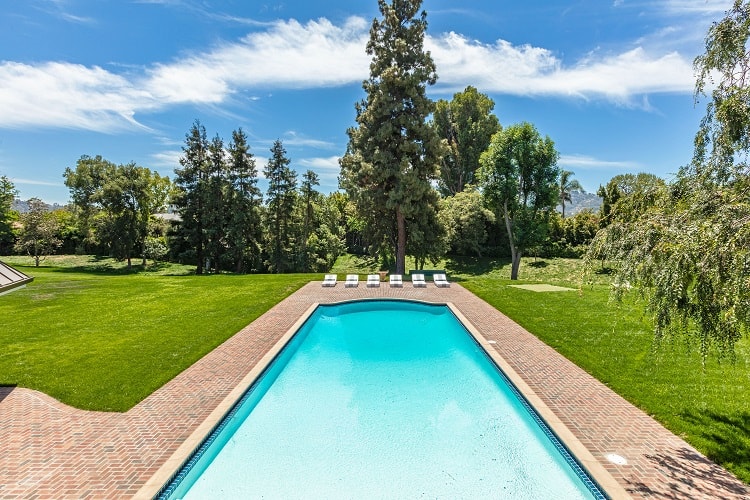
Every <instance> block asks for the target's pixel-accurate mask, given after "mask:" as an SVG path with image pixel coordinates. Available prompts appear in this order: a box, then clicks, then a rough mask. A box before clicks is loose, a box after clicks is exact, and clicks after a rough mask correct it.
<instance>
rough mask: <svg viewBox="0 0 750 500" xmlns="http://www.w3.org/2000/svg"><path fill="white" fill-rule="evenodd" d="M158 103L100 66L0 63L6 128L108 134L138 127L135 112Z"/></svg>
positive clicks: (0, 94)
mask: <svg viewBox="0 0 750 500" xmlns="http://www.w3.org/2000/svg"><path fill="white" fill-rule="evenodd" d="M154 106H155V103H154V101H153V99H152V98H151V96H149V95H148V93H147V92H145V91H144V90H141V89H138V88H136V87H134V86H133V84H132V83H131V82H129V81H128V80H127V79H126V78H125V77H123V76H120V75H116V74H113V73H110V72H109V71H107V70H105V69H102V68H100V67H97V66H93V67H88V66H83V65H79V64H70V63H60V62H46V63H42V64H38V65H31V64H23V63H17V62H3V63H0V109H2V110H3V119H2V123H0V126H3V127H5V128H25V127H36V126H42V127H59V128H80V129H87V130H98V131H102V132H110V131H113V130H116V129H122V128H126V127H127V128H131V127H133V126H139V125H138V124H137V122H136V121H135V119H134V118H133V116H134V114H135V111H136V110H137V109H141V110H143V109H149V108H152V107H154Z"/></svg>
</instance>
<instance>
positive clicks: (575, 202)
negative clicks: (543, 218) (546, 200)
mask: <svg viewBox="0 0 750 500" xmlns="http://www.w3.org/2000/svg"><path fill="white" fill-rule="evenodd" d="M570 198H571V200H572V201H571V202H570V203H566V204H565V217H568V216H571V215H575V214H577V213H578V212H581V211H582V210H586V209H587V208H588V209H591V210H593V211H594V212H598V211H599V209H600V208H601V206H602V199H601V198H600V197H598V196H597V195H596V194H594V193H580V192H575V191H574V192H572V193H570ZM557 211H558V212H562V207H561V206H560V205H558V206H557Z"/></svg>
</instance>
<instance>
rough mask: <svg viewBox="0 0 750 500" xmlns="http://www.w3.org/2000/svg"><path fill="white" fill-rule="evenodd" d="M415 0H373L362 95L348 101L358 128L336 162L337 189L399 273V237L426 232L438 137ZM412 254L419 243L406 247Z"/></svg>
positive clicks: (423, 20)
mask: <svg viewBox="0 0 750 500" xmlns="http://www.w3.org/2000/svg"><path fill="white" fill-rule="evenodd" d="M421 3H422V2H421V0H393V1H392V3H390V4H389V3H387V2H386V1H385V0H378V7H379V9H380V13H381V14H382V19H374V20H373V22H372V27H371V28H370V41H369V42H368V44H367V54H368V55H370V56H372V62H371V63H370V78H369V79H368V80H366V81H365V82H364V83H363V85H362V86H363V88H364V90H365V92H366V93H367V98H366V100H364V101H362V102H359V103H357V104H356V110H357V117H356V121H357V124H358V126H357V127H353V128H350V129H349V130H348V131H347V134H348V135H349V145H348V147H347V152H346V154H345V155H344V157H343V158H342V159H341V162H340V164H341V186H342V187H343V188H345V189H346V190H347V192H348V193H349V195H350V196H351V198H352V200H353V201H354V203H355V204H356V206H357V209H358V212H359V214H360V216H361V217H362V218H363V219H364V220H365V221H366V222H367V225H368V229H369V233H370V236H371V238H373V242H374V243H375V244H376V245H383V244H388V245H391V248H393V249H394V250H395V252H394V253H395V257H396V272H398V273H404V272H405V260H406V259H405V257H406V252H407V242H408V239H409V238H410V233H411V234H412V235H413V236H412V237H423V236H424V235H426V234H428V233H429V234H430V235H431V238H430V239H431V240H433V239H436V238H433V237H432V236H435V233H436V232H439V231H440V230H441V229H440V228H441V226H440V225H439V224H435V223H434V222H435V221H436V220H437V218H436V216H435V214H436V212H437V202H438V195H437V192H436V191H435V190H434V189H433V188H432V185H431V182H432V181H433V180H435V179H436V178H437V172H438V165H439V163H440V158H441V156H442V145H441V141H440V138H439V137H438V135H437V134H436V133H435V131H434V129H432V128H431V127H430V126H429V125H428V124H427V122H426V118H427V117H428V116H429V115H430V114H431V113H432V112H433V110H434V103H433V102H432V101H431V100H430V99H429V98H428V97H427V95H426V87H427V85H433V84H434V83H435V82H436V80H437V74H436V72H435V63H434V62H433V60H432V57H431V56H430V54H429V52H425V50H424V35H425V30H426V29H427V14H426V12H424V11H422V12H421V14H419V11H420V6H421ZM412 246H413V247H414V248H415V249H417V251H418V253H419V254H420V256H424V255H429V254H430V253H431V251H428V249H426V248H425V247H424V245H419V244H418V245H412Z"/></svg>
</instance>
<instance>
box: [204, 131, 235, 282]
mask: <svg viewBox="0 0 750 500" xmlns="http://www.w3.org/2000/svg"><path fill="white" fill-rule="evenodd" d="M207 165H208V180H207V183H206V204H205V208H206V210H205V215H206V217H205V226H204V227H205V233H206V257H207V262H208V263H209V269H207V270H208V271H210V270H211V269H213V270H214V271H215V272H220V271H221V267H222V260H223V258H224V251H225V248H226V229H227V224H228V223H227V219H228V218H229V213H228V211H227V208H228V202H227V200H226V199H225V198H227V197H228V192H229V189H230V186H229V180H228V177H227V170H228V167H227V161H226V151H225V150H224V141H223V140H222V139H221V137H219V136H218V134H217V135H216V136H215V137H214V138H213V139H212V140H211V142H210V143H209V145H208V162H207Z"/></svg>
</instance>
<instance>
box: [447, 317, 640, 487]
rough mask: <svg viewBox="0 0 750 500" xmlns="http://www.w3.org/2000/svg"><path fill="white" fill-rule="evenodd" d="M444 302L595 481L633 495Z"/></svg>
mask: <svg viewBox="0 0 750 500" xmlns="http://www.w3.org/2000/svg"><path fill="white" fill-rule="evenodd" d="M445 305H446V306H447V307H448V308H449V309H450V310H451V312H452V313H453V314H454V315H455V316H456V318H458V320H459V322H461V324H463V326H464V327H465V328H466V330H467V331H468V332H469V333H470V334H471V336H472V337H473V338H474V340H475V341H476V342H477V343H478V344H479V345H480V346H481V347H482V349H484V351H485V352H486V353H487V355H488V356H489V357H490V358H491V359H492V361H493V362H494V363H495V364H496V365H497V366H498V367H499V368H500V369H501V370H502V371H503V372H504V373H505V376H506V377H507V378H508V380H510V381H511V383H512V384H513V385H515V387H516V389H518V391H519V392H520V393H521V394H522V395H523V397H524V398H526V400H527V401H528V402H529V404H530V405H531V406H532V408H534V410H535V411H536V412H537V414H538V415H539V416H540V417H541V418H542V419H543V420H544V422H545V423H546V424H547V426H548V427H549V428H550V429H551V430H552V432H553V433H554V434H556V435H557V438H558V439H559V440H560V441H561V442H562V443H563V444H564V445H565V447H566V448H567V449H568V451H569V452H570V454H571V455H573V457H574V458H575V459H576V460H577V461H578V463H579V464H580V466H581V467H582V468H583V469H584V470H585V471H586V472H587V473H588V474H589V475H590V476H591V477H592V478H593V479H594V481H596V483H597V485H598V486H599V487H600V488H601V489H602V490H604V492H605V493H606V494H607V496H609V497H610V498H612V499H613V500H620V499H629V498H632V496H631V495H630V494H629V493H628V492H627V490H626V489H625V488H624V487H623V486H622V485H620V483H618V482H617V480H615V478H614V476H612V474H610V473H609V471H608V470H607V469H605V468H604V466H603V465H602V464H601V463H600V462H599V461H598V460H597V459H596V457H594V455H593V454H592V453H591V451H589V449H588V448H586V446H584V445H583V443H581V441H580V440H579V439H578V438H577V437H576V436H575V434H573V432H572V431H571V430H570V429H569V428H568V426H567V425H565V424H564V423H563V422H562V420H560V418H559V417H558V416H557V415H555V413H554V412H553V411H552V410H551V409H550V408H549V407H548V406H547V404H546V403H545V402H544V401H543V400H542V399H541V398H540V397H539V396H537V394H536V393H535V392H534V390H533V389H532V388H531V387H530V386H529V385H528V384H527V383H526V382H525V381H524V379H523V378H521V376H520V375H519V374H518V373H517V372H516V371H515V370H514V369H513V367H512V366H511V365H510V364H509V363H508V362H507V361H506V360H505V358H504V357H503V356H502V355H501V354H500V353H499V352H497V350H496V349H495V348H494V347H493V346H492V344H490V342H489V341H488V340H487V339H486V338H485V337H484V335H482V333H481V332H480V331H479V329H478V328H476V327H475V326H474V325H473V324H472V322H471V321H469V319H468V318H467V317H466V316H465V315H464V314H463V313H462V312H461V310H460V309H459V308H458V306H456V305H455V304H454V303H452V302H445Z"/></svg>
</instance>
